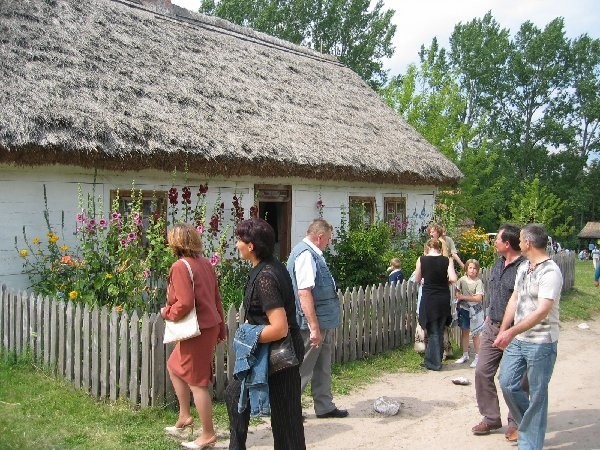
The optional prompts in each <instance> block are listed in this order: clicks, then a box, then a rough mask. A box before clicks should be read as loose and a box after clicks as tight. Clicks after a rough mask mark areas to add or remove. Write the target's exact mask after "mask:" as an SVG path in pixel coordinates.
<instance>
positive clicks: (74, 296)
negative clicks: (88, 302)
mask: <svg viewBox="0 0 600 450" xmlns="http://www.w3.org/2000/svg"><path fill="white" fill-rule="evenodd" d="M77 297H79V293H78V292H77V291H71V292H69V298H70V299H71V300H75V299H76V298H77Z"/></svg>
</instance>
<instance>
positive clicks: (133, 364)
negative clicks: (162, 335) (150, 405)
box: [129, 311, 140, 406]
mask: <svg viewBox="0 0 600 450" xmlns="http://www.w3.org/2000/svg"><path fill="white" fill-rule="evenodd" d="M139 322H140V319H139V316H138V313H137V311H134V312H133V314H132V315H131V321H130V324H129V351H130V352H131V359H130V364H129V367H130V372H129V402H130V403H131V404H132V405H134V406H137V404H138V397H139V392H140V391H139V389H140V386H139V382H138V381H139V373H140V338H139V337H140V326H139V325H140V323H139Z"/></svg>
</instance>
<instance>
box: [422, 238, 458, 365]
mask: <svg viewBox="0 0 600 450" xmlns="http://www.w3.org/2000/svg"><path fill="white" fill-rule="evenodd" d="M425 249H426V252H425V255H424V256H421V257H420V258H419V259H418V260H417V267H416V269H415V283H417V284H419V283H421V280H422V279H424V280H425V281H424V282H423V294H422V297H421V303H420V305H419V325H421V327H422V328H423V329H424V330H427V346H426V347H425V361H424V364H423V365H424V366H425V367H426V368H427V369H429V370H441V368H442V358H443V355H444V331H445V329H446V325H447V322H448V319H450V318H451V317H452V316H451V311H450V290H449V289H448V284H449V283H454V282H455V281H456V272H455V271H454V263H453V261H452V259H449V258H448V257H446V256H443V255H442V243H441V242H440V240H439V239H437V238H433V239H430V240H429V241H427V244H425Z"/></svg>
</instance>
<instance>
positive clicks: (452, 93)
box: [380, 38, 466, 160]
mask: <svg viewBox="0 0 600 450" xmlns="http://www.w3.org/2000/svg"><path fill="white" fill-rule="evenodd" d="M419 57H420V60H421V61H420V64H419V66H418V67H417V66H415V65H414V64H411V65H410V66H409V67H408V70H407V72H406V74H405V75H403V76H399V77H396V78H394V79H392V80H391V81H390V83H389V84H388V85H387V86H385V87H384V88H382V89H381V90H380V93H381V95H382V97H383V99H384V101H385V102H386V103H387V104H388V105H389V106H391V107H392V108H393V109H395V110H396V111H397V112H398V113H399V114H400V115H402V116H403V117H404V118H405V119H406V121H407V122H408V123H409V124H410V125H412V126H413V127H415V129H416V130H417V131H418V132H419V133H421V134H422V135H423V137H424V138H425V139H427V141H428V142H430V143H431V144H433V145H434V146H435V147H437V148H438V150H440V151H441V152H442V153H443V154H444V155H446V156H447V157H448V158H450V159H452V160H456V157H457V154H456V151H457V149H458V145H459V142H460V141H461V139H462V137H463V133H465V132H466V129H465V128H464V127H462V126H461V125H462V122H461V117H462V116H463V115H464V109H465V102H464V97H463V96H462V95H461V93H460V91H459V87H458V85H457V83H456V80H455V77H454V76H453V73H452V72H451V71H450V69H449V66H448V62H447V58H446V52H445V50H444V49H443V48H442V49H440V48H439V46H438V43H437V40H436V39H435V38H434V39H433V41H432V43H431V45H430V47H429V48H427V49H425V47H424V46H422V47H421V51H420V52H419Z"/></svg>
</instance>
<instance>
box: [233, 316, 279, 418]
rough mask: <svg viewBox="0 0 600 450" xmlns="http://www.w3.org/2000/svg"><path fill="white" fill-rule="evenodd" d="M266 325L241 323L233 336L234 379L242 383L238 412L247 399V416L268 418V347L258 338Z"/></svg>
mask: <svg viewBox="0 0 600 450" xmlns="http://www.w3.org/2000/svg"><path fill="white" fill-rule="evenodd" d="M264 327H265V325H250V324H248V323H243V324H241V325H240V327H239V328H238V329H237V331H236V332H235V337H234V339H233V349H234V350H235V366H234V369H233V375H234V376H235V377H236V378H237V379H238V380H241V382H242V383H241V387H240V401H239V403H238V412H240V413H241V412H243V411H244V410H245V409H246V407H247V405H248V397H250V415H251V416H252V417H257V416H269V415H271V405H270V404H269V379H268V377H269V347H270V345H269V344H260V343H259V342H258V338H259V336H260V333H261V332H262V330H263V328H264Z"/></svg>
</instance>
